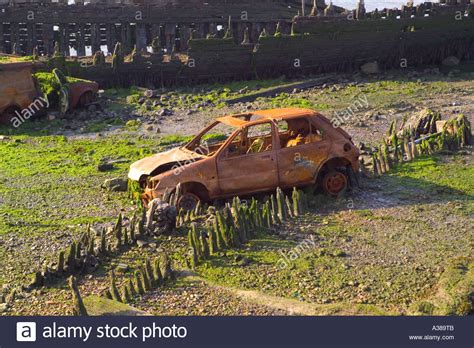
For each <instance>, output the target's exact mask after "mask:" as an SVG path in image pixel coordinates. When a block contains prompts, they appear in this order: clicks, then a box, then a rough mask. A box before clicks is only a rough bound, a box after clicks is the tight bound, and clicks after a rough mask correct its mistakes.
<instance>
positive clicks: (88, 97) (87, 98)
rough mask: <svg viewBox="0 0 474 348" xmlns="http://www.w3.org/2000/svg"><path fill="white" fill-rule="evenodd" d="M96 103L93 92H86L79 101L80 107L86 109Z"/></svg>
mask: <svg viewBox="0 0 474 348" xmlns="http://www.w3.org/2000/svg"><path fill="white" fill-rule="evenodd" d="M94 101H95V95H94V93H92V92H86V93H84V94H83V95H81V98H80V99H79V106H80V107H85V106H87V105H89V104H90V103H92V102H94Z"/></svg>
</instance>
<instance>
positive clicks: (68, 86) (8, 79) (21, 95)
mask: <svg viewBox="0 0 474 348" xmlns="http://www.w3.org/2000/svg"><path fill="white" fill-rule="evenodd" d="M33 68H34V66H33V64H32V63H29V62H14V63H7V64H0V124H13V126H14V127H16V126H17V125H18V124H20V123H22V122H23V121H24V120H26V119H29V118H30V117H33V116H36V115H40V114H42V113H44V111H45V110H46V109H47V108H49V107H50V100H48V97H47V96H46V95H43V93H42V92H41V88H40V85H39V83H38V81H37V80H36V79H35V77H34V76H33ZM55 71H56V72H55V76H56V79H57V82H58V84H59V86H60V90H59V94H60V95H59V101H58V104H59V109H60V111H61V112H62V113H66V112H67V111H69V110H73V109H76V108H80V107H84V106H87V105H89V104H91V103H93V102H94V101H95V99H96V97H97V92H98V90H99V85H98V84H97V83H96V82H93V81H83V80H77V79H75V80H74V81H73V82H70V81H69V80H68V78H67V77H66V76H64V74H63V73H62V72H60V71H59V70H57V69H55Z"/></svg>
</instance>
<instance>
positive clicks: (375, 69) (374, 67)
mask: <svg viewBox="0 0 474 348" xmlns="http://www.w3.org/2000/svg"><path fill="white" fill-rule="evenodd" d="M360 70H361V71H362V72H363V73H364V74H366V75H376V74H378V73H380V68H379V63H378V62H370V63H365V64H364V65H362V66H361V67H360Z"/></svg>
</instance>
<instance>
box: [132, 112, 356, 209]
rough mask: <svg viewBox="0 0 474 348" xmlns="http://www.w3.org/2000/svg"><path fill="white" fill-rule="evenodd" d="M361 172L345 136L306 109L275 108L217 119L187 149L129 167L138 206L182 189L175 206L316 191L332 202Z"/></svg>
mask: <svg viewBox="0 0 474 348" xmlns="http://www.w3.org/2000/svg"><path fill="white" fill-rule="evenodd" d="M358 172H359V150H358V149H357V148H356V147H355V146H354V143H353V142H352V140H351V137H350V136H349V135H348V134H347V133H346V132H345V131H343V130H342V129H340V128H334V127H333V126H332V124H331V122H330V121H329V120H328V119H327V118H325V117H324V116H322V115H321V114H319V113H317V112H314V111H312V110H308V109H276V110H264V111H255V112H251V113H245V114H239V115H233V116H226V117H222V118H218V119H217V120H216V121H215V122H214V123H212V124H211V125H210V126H209V127H207V128H205V129H204V130H203V131H202V132H201V133H200V134H198V135H197V136H196V137H195V138H194V139H193V140H191V141H190V142H189V143H188V144H186V145H184V146H182V147H179V148H175V149H172V150H170V151H167V152H164V153H159V154H156V155H154V156H151V157H148V158H145V159H142V160H140V161H138V162H136V163H134V164H132V165H131V168H130V172H129V179H131V180H134V181H137V182H139V183H140V185H141V187H142V188H143V189H144V193H143V195H142V198H143V202H144V203H145V204H147V203H148V202H149V201H150V200H152V199H154V198H161V197H162V196H163V194H164V193H165V191H168V192H172V190H173V189H174V188H175V187H176V185H177V184H178V183H181V187H182V194H181V195H180V199H179V203H178V204H179V207H180V208H183V209H185V210H190V209H193V208H194V207H195V206H196V204H197V203H198V201H204V202H209V201H213V200H215V199H221V198H228V197H232V196H243V195H250V194H254V193H259V192H266V191H272V190H275V189H276V188H277V187H281V188H283V189H285V188H292V187H303V186H307V185H314V184H317V185H320V186H321V188H322V189H323V190H324V191H325V192H326V193H328V194H330V195H333V196H337V195H339V194H340V193H342V192H343V191H345V190H346V188H347V187H348V185H349V181H350V178H351V177H354V178H355V177H356V176H352V174H354V173H358Z"/></svg>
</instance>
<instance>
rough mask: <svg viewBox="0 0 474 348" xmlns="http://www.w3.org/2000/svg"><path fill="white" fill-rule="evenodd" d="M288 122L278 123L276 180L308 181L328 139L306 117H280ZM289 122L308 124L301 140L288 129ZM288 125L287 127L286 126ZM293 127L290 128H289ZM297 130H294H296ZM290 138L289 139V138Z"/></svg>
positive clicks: (285, 182) (293, 183) (288, 182)
mask: <svg viewBox="0 0 474 348" xmlns="http://www.w3.org/2000/svg"><path fill="white" fill-rule="evenodd" d="M281 122H284V123H286V122H288V123H289V124H290V126H289V128H288V127H281V123H279V124H278V132H279V137H280V143H281V148H280V150H279V151H278V154H277V158H278V165H279V171H278V174H279V180H280V186H281V187H294V186H299V185H303V184H308V183H311V182H312V181H313V180H314V178H315V176H316V173H317V172H318V170H319V168H320V166H321V164H322V163H323V162H324V161H325V160H326V159H327V157H328V154H329V149H330V147H331V141H330V139H329V138H328V137H326V136H325V135H324V134H323V132H322V131H321V130H319V129H318V128H316V127H314V125H312V124H311V123H310V121H309V119H307V118H306V117H303V118H300V119H295V120H288V121H281ZM292 122H300V125H301V122H303V123H304V124H307V125H308V129H307V130H306V131H307V132H308V133H307V134H306V135H305V136H302V137H300V138H302V140H301V141H296V140H295V139H296V138H297V137H298V135H289V134H287V133H291V124H292ZM286 129H288V131H287V130H286ZM293 131H294V130H293ZM296 133H297V131H296ZM292 137H293V138H294V139H291V138H292Z"/></svg>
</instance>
